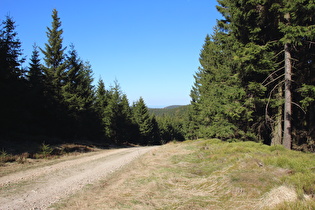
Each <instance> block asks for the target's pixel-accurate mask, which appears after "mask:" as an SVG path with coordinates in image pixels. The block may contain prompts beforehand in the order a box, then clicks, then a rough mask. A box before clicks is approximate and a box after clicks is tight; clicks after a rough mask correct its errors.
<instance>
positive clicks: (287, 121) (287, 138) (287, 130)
mask: <svg viewBox="0 0 315 210" xmlns="http://www.w3.org/2000/svg"><path fill="white" fill-rule="evenodd" d="M284 61H285V72H284V74H285V75H284V79H285V81H284V98H285V102H284V125H283V129H284V131H283V146H284V147H285V148H287V149H291V143H292V136H291V130H292V128H291V116H292V107H291V106H292V96H291V76H292V64H291V52H290V46H289V44H288V43H286V44H285V45H284Z"/></svg>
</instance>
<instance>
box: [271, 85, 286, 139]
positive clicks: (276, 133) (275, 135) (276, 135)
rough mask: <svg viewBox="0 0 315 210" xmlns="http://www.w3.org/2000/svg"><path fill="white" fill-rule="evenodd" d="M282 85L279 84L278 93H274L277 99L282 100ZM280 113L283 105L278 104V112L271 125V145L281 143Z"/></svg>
mask: <svg viewBox="0 0 315 210" xmlns="http://www.w3.org/2000/svg"><path fill="white" fill-rule="evenodd" d="M282 91H283V87H282V85H279V87H278V93H277V94H276V99H277V100H282V97H283V94H282ZM282 114H283V105H282V104H281V105H280V106H278V113H277V114H276V119H275V122H274V125H273V129H272V134H271V138H272V139H271V145H281V143H282Z"/></svg>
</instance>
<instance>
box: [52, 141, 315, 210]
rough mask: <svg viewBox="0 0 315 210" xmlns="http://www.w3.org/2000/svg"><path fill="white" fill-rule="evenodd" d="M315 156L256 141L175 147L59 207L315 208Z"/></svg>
mask: <svg viewBox="0 0 315 210" xmlns="http://www.w3.org/2000/svg"><path fill="white" fill-rule="evenodd" d="M314 190H315V156H314V154H305V153H301V152H296V151H288V150H285V149H284V148H283V147H280V146H276V147H275V146H273V147H269V146H266V145H262V144H257V143H254V142H238V143H226V142H221V141H220V140H216V139H212V140H200V141H186V142H183V143H170V144H167V145H164V146H162V147H161V148H160V149H157V150H155V151H153V152H150V153H148V154H146V155H145V156H143V157H141V158H140V159H139V160H138V161H136V162H134V163H132V164H131V165H129V166H127V167H125V168H124V169H123V170H122V171H120V172H119V173H117V174H113V175H112V176H111V177H110V178H109V179H106V181H103V182H101V183H100V184H99V185H97V186H96V185H95V186H89V187H87V188H86V189H85V190H84V191H83V192H81V193H79V194H77V195H75V196H73V197H72V198H70V199H69V200H67V201H64V202H62V203H61V204H58V205H56V206H55V208H57V209H315V200H314V194H315V191H314Z"/></svg>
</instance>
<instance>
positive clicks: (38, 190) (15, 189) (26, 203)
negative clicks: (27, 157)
mask: <svg viewBox="0 0 315 210" xmlns="http://www.w3.org/2000/svg"><path fill="white" fill-rule="evenodd" d="M153 148H155V147H134V148H124V149H115V150H103V151H100V152H95V153H94V154H93V155H90V156H78V157H77V158H75V159H73V160H67V161H63V162H60V163H57V164H54V165H50V166H44V167H39V168H35V169H30V170H27V171H22V172H17V173H13V174H9V175H7V176H3V177H0V209H1V210H2V209H46V208H48V207H49V206H50V205H51V204H53V203H55V202H57V201H59V200H60V199H63V198H66V197H67V196H69V195H71V194H73V193H75V192H77V191H78V190H80V189H81V188H82V187H84V186H86V185H87V184H92V183H94V182H96V181H98V180H100V179H101V178H104V177H106V175H108V174H110V173H112V172H114V171H116V170H117V169H119V168H121V167H122V166H124V165H126V164H128V163H130V162H131V161H133V160H134V159H135V158H137V157H139V156H141V155H142V154H144V153H146V152H148V151H150V150H152V149H153Z"/></svg>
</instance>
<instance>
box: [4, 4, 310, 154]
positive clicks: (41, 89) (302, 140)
mask: <svg viewBox="0 0 315 210" xmlns="http://www.w3.org/2000/svg"><path fill="white" fill-rule="evenodd" d="M217 2H218V6H217V10H218V11H219V12H220V13H221V15H222V19H221V20H218V21H217V25H216V26H215V28H214V31H213V33H212V34H211V35H206V37H205V42H204V45H203V46H202V49H201V51H200V58H199V62H200V67H199V69H198V70H197V71H196V73H195V75H194V78H195V83H194V84H193V87H192V89H191V94H190V97H191V104H189V105H187V106H174V107H169V108H165V109H149V108H148V107H147V106H146V104H145V101H144V100H143V98H139V100H138V101H136V102H134V103H133V104H131V105H130V104H129V101H128V98H127V95H126V94H124V93H123V91H122V90H121V88H120V85H119V83H118V81H115V82H114V85H112V86H110V87H105V84H104V82H103V81H102V80H101V79H100V80H99V81H98V83H97V85H96V86H95V87H94V86H93V84H92V83H93V78H92V73H93V70H92V66H91V65H90V63H89V62H85V61H84V60H82V59H81V58H80V57H79V55H78V52H77V51H76V49H75V47H74V45H70V46H68V47H67V48H66V47H65V46H63V37H62V35H63V29H62V21H61V20H60V18H59V16H58V11H57V10H56V9H54V10H53V11H52V16H51V17H52V23H51V26H50V27H48V28H47V42H46V44H45V46H36V44H34V50H33V53H32V55H31V59H30V60H29V61H26V59H25V57H24V56H23V54H22V51H23V50H22V45H21V41H20V40H19V38H18V33H17V31H16V29H15V26H16V24H15V22H14V19H13V17H9V16H7V17H6V18H5V19H4V20H3V21H2V24H1V28H0V95H1V96H2V99H1V101H2V102H1V103H0V116H1V118H0V138H1V139H0V142H1V141H11V140H14V141H24V142H25V141H26V142H27V141H34V142H43V141H44V140H45V142H46V143H50V144H53V143H60V142H67V141H68V142H71V141H73V140H89V141H92V142H95V143H102V144H117V145H120V144H126V143H130V144H137V145H153V144H164V143H167V142H169V141H172V140H185V139H192V140H194V139H199V138H218V139H221V140H223V141H230V142H232V141H255V142H263V143H265V144H267V145H283V146H284V147H286V148H288V149H297V150H303V151H315V63H314V58H315V49H314V45H315V2H314V1H310V0H298V1H296V0H286V1H285V0H264V1H243V0H218V1H217ZM65 30H66V29H65ZM66 50H68V51H66ZM40 55H42V59H41V58H40V57H41V56H40ZM26 62H27V63H28V64H29V65H28V67H22V64H23V63H26ZM0 149H2V148H1V145H0Z"/></svg>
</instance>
